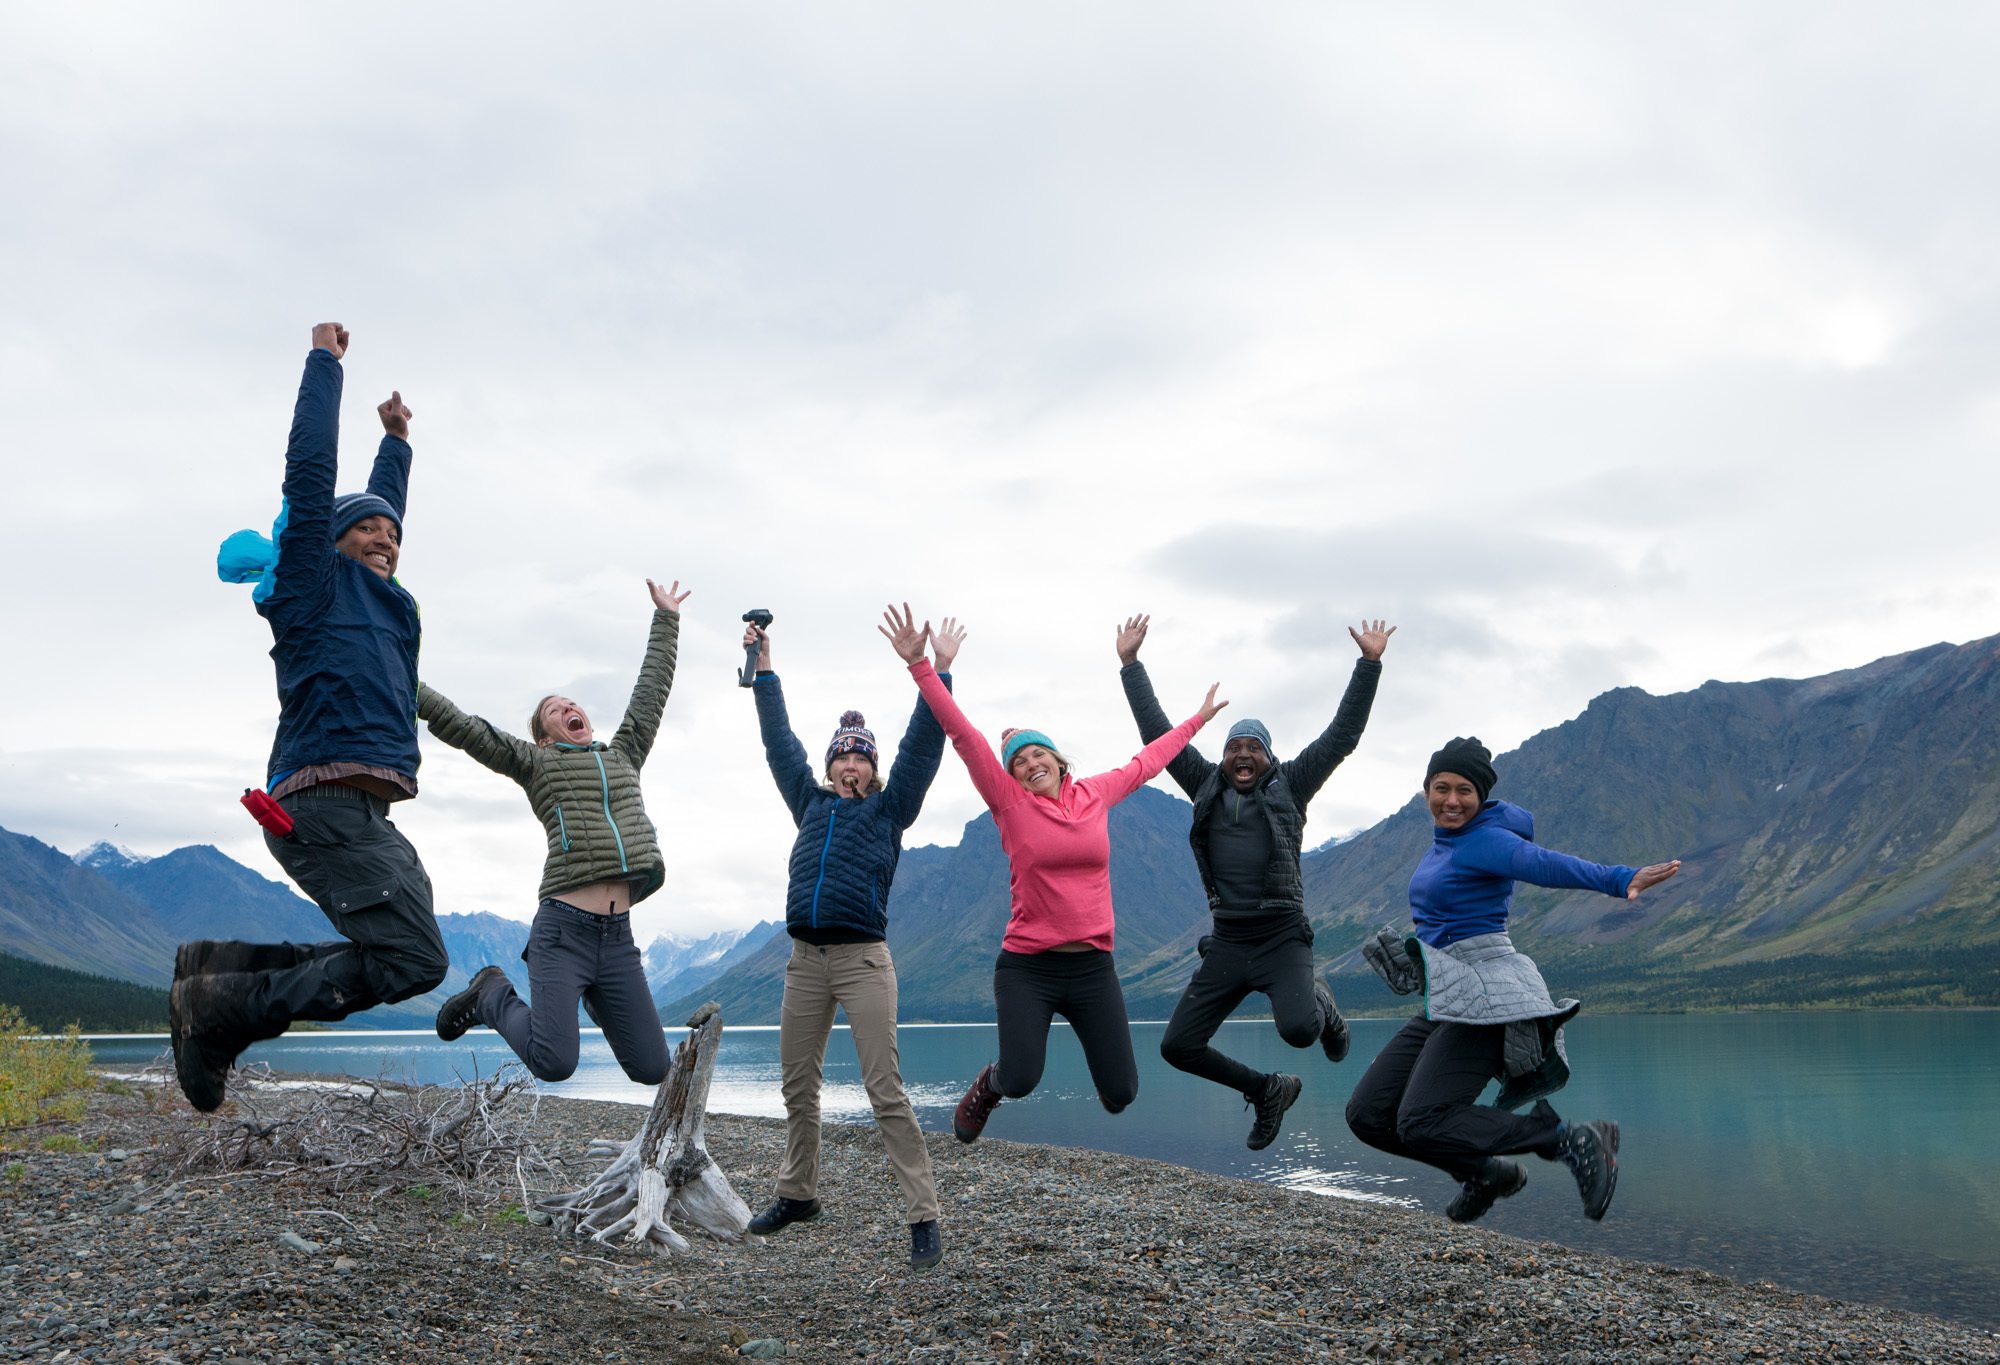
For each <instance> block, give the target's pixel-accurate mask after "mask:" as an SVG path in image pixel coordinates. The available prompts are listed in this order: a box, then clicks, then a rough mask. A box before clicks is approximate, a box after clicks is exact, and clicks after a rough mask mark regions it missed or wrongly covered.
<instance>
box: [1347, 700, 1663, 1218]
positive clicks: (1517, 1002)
mask: <svg viewBox="0 0 2000 1365" xmlns="http://www.w3.org/2000/svg"><path fill="white" fill-rule="evenodd" d="M1498 781H1499V776H1498V774H1496V773H1495V772H1494V770H1493V756H1492V754H1491V753H1489V752H1488V751H1487V748H1486V746H1485V745H1483V744H1481V743H1480V742H1479V741H1478V740H1477V739H1454V740H1452V741H1451V743H1449V744H1447V745H1445V746H1444V748H1442V749H1440V750H1438V751H1437V752H1436V753H1435V754H1432V755H1431V761H1430V765H1429V767H1428V768H1427V769H1426V771H1425V773H1424V801H1425V803H1426V804H1427V805H1428V806H1429V807H1430V813H1431V822H1432V824H1433V825H1434V826H1435V827H1436V828H1435V831H1434V835H1435V837H1434V838H1433V839H1432V842H1431V848H1430V851H1429V852H1428V853H1426V854H1425V855H1424V858H1423V861H1422V862H1420V863H1418V864H1417V870H1416V872H1415V874H1413V875H1412V876H1411V878H1410V911H1411V917H1412V918H1413V919H1414V920H1415V921H1416V933H1415V935H1413V936H1410V937H1407V938H1406V937H1404V936H1402V935H1399V934H1397V933H1396V932H1395V931H1393V930H1388V929H1385V930H1383V931H1382V933H1381V934H1380V935H1379V936H1378V938H1377V939H1376V940H1374V941H1372V942H1370V943H1369V944H1368V945H1367V946H1366V947H1364V948H1363V950H1362V952H1363V954H1364V955H1365V956H1366V957H1367V958H1368V960H1369V962H1370V964H1371V965H1373V966H1374V967H1375V969H1376V970H1377V971H1378V972H1380V973H1381V974H1382V976H1383V977H1384V979H1385V980H1387V981H1388V982H1389V986H1390V989H1392V990H1395V991H1396V992H1397V993H1398V994H1408V993H1410V992H1412V991H1415V990H1418V989H1421V990H1423V991H1424V995H1425V1000H1424V1012H1423V1013H1422V1014H1420V1015H1418V1016H1417V1017H1416V1018H1414V1019H1412V1020H1410V1021H1409V1023H1407V1024H1405V1025H1403V1027H1402V1030H1401V1031H1400V1032H1398V1033H1397V1034H1396V1036H1395V1037H1394V1038H1392V1039H1390V1041H1389V1044H1388V1046H1387V1047H1385V1048H1383V1049H1382V1052H1381V1055H1379V1056H1378V1057H1376V1059H1375V1061H1374V1064H1373V1065H1371V1066H1370V1067H1369V1068H1368V1072H1367V1074H1366V1075H1364V1076H1363V1077H1362V1078H1361V1081H1360V1083H1359V1084H1358V1085H1356V1086H1355V1087H1354V1095H1353V1097H1352V1098H1351V1099H1350V1100H1349V1101H1348V1103H1347V1126H1348V1127H1349V1128H1351V1129H1353V1130H1354V1135H1355V1136H1356V1137H1358V1138H1360V1139H1361V1140H1362V1141H1363V1142H1365V1143H1367V1144H1368V1145H1369V1146H1371V1147H1377V1148H1380V1149H1381V1150H1382V1151H1385V1152H1391V1153H1394V1154H1395V1155H1397V1156H1406V1157H1409V1158H1410V1159H1411V1160H1413V1161H1421V1162H1424V1163H1426V1164H1427V1165H1431V1166H1435V1167H1437V1168H1438V1169H1439V1170H1441V1171H1443V1172H1445V1173H1446V1174H1447V1175H1450V1176H1451V1177H1452V1178H1453V1179H1454V1180H1457V1181H1459V1182H1461V1188H1460V1190H1459V1193H1458V1195H1457V1197H1456V1198H1454V1199H1453V1200H1452V1202H1451V1204H1450V1206H1449V1207H1448V1208H1447V1209H1446V1210H1445V1212H1446V1216H1448V1217H1449V1218H1450V1219H1451V1220H1452V1221H1453V1222H1455V1223H1470V1222H1472V1221H1474V1220H1475V1219H1477V1218H1479V1217H1481V1216H1482V1215H1484V1214H1485V1212H1486V1211H1487V1210H1488V1209H1490V1208H1492V1207H1493V1203H1494V1201H1495V1200H1496V1199H1505V1198H1507V1197H1508V1196H1509V1195H1513V1194H1517V1193H1519V1192H1520V1190H1521V1189H1522V1187H1523V1186H1525V1185H1526V1184H1527V1183H1528V1175H1527V1172H1526V1171H1525V1170H1523V1169H1522V1167H1521V1164H1520V1163H1519V1162H1517V1161H1510V1160H1508V1157H1509V1155H1510V1154H1519V1153H1523V1152H1532V1153H1533V1154H1534V1155H1536V1156H1539V1157H1542V1158H1544V1159H1545V1160H1549V1161H1561V1162H1563V1163H1564V1164H1565V1165H1566V1166H1568V1167H1569V1168H1570V1171H1571V1173H1572V1174H1573V1175H1575V1177H1576V1183H1577V1188H1578V1189H1579V1190H1580V1191H1581V1192H1582V1195H1583V1208H1584V1214H1585V1215H1586V1216H1587V1217H1589V1218H1592V1219H1598V1218H1602V1217H1603V1216H1604V1211H1605V1210H1606V1209H1607V1208H1609V1207H1610V1205H1611V1196H1612V1193H1613V1192H1614V1191H1615V1190H1616V1189H1617V1187H1618V1125H1617V1124H1615V1123H1612V1122H1610V1121H1608V1120H1603V1119H1599V1120H1594V1121H1592V1122H1590V1123H1581V1124H1572V1123H1565V1122H1564V1121H1563V1120H1562V1119H1561V1118H1560V1117H1559V1116H1558V1115H1557V1114H1556V1111H1555V1110H1554V1109H1552V1108H1550V1107H1549V1103H1548V1101H1547V1100H1546V1099H1543V1098H1542V1096H1544V1095H1547V1094H1549V1093H1551V1092H1552V1091H1554V1090H1557V1089H1559V1088H1560V1087H1561V1086H1562V1085H1563V1083H1564V1082H1565V1081H1567V1080H1568V1078H1569V1066H1568V1063H1567V1061H1566V1060H1565V1058H1564V1054H1563V1048H1562V1025H1563V1024H1565V1023H1567V1022H1568V1021H1569V1019H1570V1018H1571V1017H1572V1016H1573V1015H1575V1013H1576V1011H1577V1009H1578V1008H1579V1007H1578V1005H1577V1002H1576V1001H1574V1000H1563V1001H1554V1000H1551V999H1550V998H1549V993H1548V987H1547V986H1545V985H1544V984H1543V982H1542V977H1541V973H1540V972H1539V971H1538V970H1537V969H1536V967H1535V964H1534V962H1533V961H1532V960H1530V959H1529V958H1528V957H1527V956H1525V955H1524V954H1521V953H1518V952H1516V951H1514V945H1513V943H1512V942H1511V941H1510V940H1509V939H1508V937H1507V914H1508V911H1509V909H1510V908H1511V906H1512V903H1513V899H1514V883H1515V882H1517V881H1521V882H1527V883H1529V884H1530V885H1532V886H1546V887H1556V888H1561V889H1565V890H1578V891H1601V892H1603V893H1604V894H1605V895H1607V896H1617V897H1620V898H1622V899H1627V900H1636V899H1637V898H1638V896H1639V894H1640V893H1641V892H1643V891H1645V890H1646V889H1647V888H1648V887H1651V886H1657V885H1658V884H1659V883H1661V882H1663V881H1665V880H1667V878H1669V877H1671V876H1673V875H1674V874H1675V873H1676V872H1678V871H1680V866H1681V865H1680V863H1679V861H1678V860H1676V861H1672V862H1664V863H1654V864H1652V865H1651V866H1649V867H1642V868H1631V867H1622V866H1618V867H1606V866H1604V865H1602V864H1599V863H1590V862H1585V861H1584V860H1583V859H1581V858H1572V857H1570V856H1569V855H1568V854H1566V853H1557V852H1556V851H1554V850H1553V849H1546V848H1543V847H1541V846H1540V845H1538V844H1536V843H1535V842H1534V838H1535V819H1534V816H1532V815H1530V814H1529V813H1528V812H1527V811H1525V810H1523V809H1521V808H1520V807H1519V806H1515V805H1510V804H1508V803H1507V802H1505V801H1494V800H1489V799H1488V793H1489V792H1491V791H1492V790H1493V787H1494V784H1495V783H1496V782H1498ZM1495 1079H1498V1080H1500V1081H1501V1082H1502V1086H1501V1091H1500V1094H1499V1096H1498V1102H1497V1104H1493V1105H1487V1104H1480V1103H1479V1102H1478V1100H1479V1095H1480V1092H1481V1091H1482V1090H1484V1089H1485V1088H1486V1083H1487V1082H1488V1081H1491V1080H1495ZM1531 1099H1532V1100H1534V1101H1535V1105H1534V1108H1533V1109H1531V1110H1530V1111H1529V1112H1528V1113H1526V1114H1515V1113H1512V1112H1510V1111H1511V1110H1512V1109H1514V1108H1515V1107H1517V1106H1518V1105H1521V1104H1524V1103H1526V1102H1527V1101H1528V1100H1531Z"/></svg>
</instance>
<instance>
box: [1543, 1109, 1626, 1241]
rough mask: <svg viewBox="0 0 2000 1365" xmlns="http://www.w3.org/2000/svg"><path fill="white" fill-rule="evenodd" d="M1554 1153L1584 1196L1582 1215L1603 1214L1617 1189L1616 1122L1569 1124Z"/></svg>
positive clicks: (1595, 1218) (1599, 1120)
mask: <svg viewBox="0 0 2000 1365" xmlns="http://www.w3.org/2000/svg"><path fill="white" fill-rule="evenodd" d="M1556 1155H1557V1157H1559V1158H1560V1159H1561V1161H1562V1163H1563V1165H1565V1166H1567V1167H1569V1169H1570V1174H1572V1175H1574V1176H1575V1177H1576V1188H1577V1190H1578V1192H1579V1193H1581V1194H1582V1195H1583V1216H1584V1217H1586V1218H1588V1219H1590V1220H1591V1221H1592V1222H1595V1221H1597V1220H1598V1219H1600V1218H1602V1217H1604V1211H1605V1210H1606V1209H1608V1208H1610V1207H1611V1196H1612V1195H1613V1194H1614V1193H1616V1192H1617V1189H1618V1125H1617V1124H1615V1123H1613V1122H1611V1121H1610V1120H1609V1119H1593V1120H1591V1121H1590V1122H1589V1123H1572V1124H1569V1125H1568V1126H1567V1127H1566V1128H1565V1129H1564V1130H1563V1135H1562V1137H1561V1138H1560V1139H1558V1140H1557V1142H1556Z"/></svg>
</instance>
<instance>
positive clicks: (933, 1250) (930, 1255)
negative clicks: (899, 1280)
mask: <svg viewBox="0 0 2000 1365" xmlns="http://www.w3.org/2000/svg"><path fill="white" fill-rule="evenodd" d="M943 1259H944V1238H943V1237H941V1236H939V1235H938V1225H937V1219H935V1218H926V1219H924V1221H923V1222H921V1223H912V1224H910V1269H912V1270H929V1269H931V1268H932V1267H933V1266H935V1265H936V1264H937V1263H938V1262H939V1261H942V1260H943Z"/></svg>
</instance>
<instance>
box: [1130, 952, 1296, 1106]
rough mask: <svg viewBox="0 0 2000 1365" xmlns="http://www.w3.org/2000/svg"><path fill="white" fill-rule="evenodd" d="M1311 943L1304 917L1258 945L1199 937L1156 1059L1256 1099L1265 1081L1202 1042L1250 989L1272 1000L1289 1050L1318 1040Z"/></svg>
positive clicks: (1279, 1028)
mask: <svg viewBox="0 0 2000 1365" xmlns="http://www.w3.org/2000/svg"><path fill="white" fill-rule="evenodd" d="M1312 942H1313V939H1312V929H1311V927H1310V926H1309V925H1307V924H1306V923H1305V921H1303V920H1301V921H1299V922H1298V923H1297V924H1294V925H1288V926H1286V927H1285V928H1283V929H1281V930H1279V931H1278V932H1277V933H1275V934H1273V935H1271V936H1270V937H1269V938H1266V939H1263V940H1262V941H1260V942H1257V943H1229V942H1225V941H1224V940H1222V939H1219V938H1216V937H1213V936H1210V937H1208V938H1204V939H1203V940H1202V941H1201V952H1202V958H1201V965H1200V966H1199V967H1197V968H1195V972H1194V979H1193V980H1191V981H1189V982H1188V984H1187V989H1186V990H1184V991H1182V992H1181V998H1180V1003H1179V1004H1177V1005H1175V1006H1174V1017H1173V1018H1172V1019H1170V1020H1168V1021H1167V1031H1166V1033H1165V1034H1164V1035H1162V1037H1161V1038H1160V1055H1161V1056H1162V1057H1164V1058H1166V1059H1167V1064H1168V1065H1169V1066H1172V1067H1174V1068H1175V1069H1176V1070H1180V1071H1187V1072H1191V1073H1193V1074H1194V1075H1196V1076H1200V1077H1201V1078H1202V1079H1203V1080H1209V1081H1214V1082H1215V1083H1216V1084H1217V1085H1226V1086H1228V1087H1229V1088H1230V1089H1231V1090H1238V1091H1241V1092H1242V1093H1243V1094H1244V1095H1245V1096H1247V1097H1248V1098H1251V1099H1255V1098H1256V1097H1257V1096H1258V1095H1260V1094H1262V1093H1263V1089H1264V1085H1265V1082H1266V1081H1268V1080H1269V1079H1270V1078H1269V1077H1268V1076H1266V1075H1265V1074H1264V1073H1263V1072H1261V1071H1252V1070H1251V1069H1250V1068H1249V1067H1247V1066H1245V1065H1243V1063H1241V1062H1239V1061H1237V1060H1236V1059H1235V1058H1233V1057H1228V1056H1224V1055H1223V1054H1222V1053H1220V1052H1218V1051H1216V1050H1215V1049H1214V1048H1212V1047H1210V1046H1209V1045H1208V1040H1209V1039H1210V1038H1213V1037H1214V1036H1215V1031H1216V1030H1217V1029H1218V1028H1220V1027H1222V1021H1223V1020H1225V1019H1227V1018H1228V1017H1229V1016H1230V1014H1231V1013H1232V1012H1233V1011H1234V1010H1235V1009H1236V1007H1237V1006H1238V1005H1240V1004H1242V1003H1243V1001H1244V1000H1245V999H1246V998H1247V997H1248V996H1249V995H1250V993H1251V992H1252V991H1262V992H1263V993H1264V994H1265V995H1267V996H1269V997H1270V1000H1271V1017H1272V1018H1273V1019H1274V1020H1275V1021H1276V1023H1277V1025H1278V1036H1279V1037H1280V1038H1283V1039H1284V1040H1285V1041H1286V1042H1288V1043H1290V1044H1291V1045H1292V1046H1293V1047H1310V1046H1311V1045H1312V1044H1313V1043H1315V1042H1317V1041H1318V1040H1319V1034H1320V1030H1321V1029H1322V1028H1324V1027H1325V1026H1326V1020H1325V1018H1324V1017H1322V1016H1321V1014H1320V1009H1319V999H1318V997H1317V996H1316V995H1315V994H1314V992H1313V951H1312Z"/></svg>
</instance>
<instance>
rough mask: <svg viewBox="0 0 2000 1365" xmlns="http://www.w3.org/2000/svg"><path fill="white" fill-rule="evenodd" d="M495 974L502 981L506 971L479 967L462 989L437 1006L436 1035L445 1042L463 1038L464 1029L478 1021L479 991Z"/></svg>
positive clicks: (505, 976)
mask: <svg viewBox="0 0 2000 1365" xmlns="http://www.w3.org/2000/svg"><path fill="white" fill-rule="evenodd" d="M496 976H497V977H499V978H500V979H501V980H503V981H504V980H506V979H507V973H505V972H503V971H501V970H500V969H499V968H498V967H481V968H480V969H479V970H478V971H476V972H474V973H473V974H472V980H470V981H468V982H466V983H465V989H464V990H462V991H460V992H459V993H458V994H457V995H454V996H453V997H452V998H451V999H449V1000H447V1001H445V1002H444V1003H443V1004H442V1005H439V1006H438V1017H437V1031H438V1037H440V1038H442V1039H444V1040H445V1041H446V1042H447V1043H449V1042H452V1041H454V1040H456V1039H459V1038H463V1037H464V1036H465V1031H466V1030H467V1029H469V1028H471V1027H472V1026H473V1025H474V1024H476V1023H478V1022H479V1012H478V1005H479V992H480V991H482V990H484V989H485V988H486V983H487V982H489V981H491V980H492V979H493V978H494V977H496Z"/></svg>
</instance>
